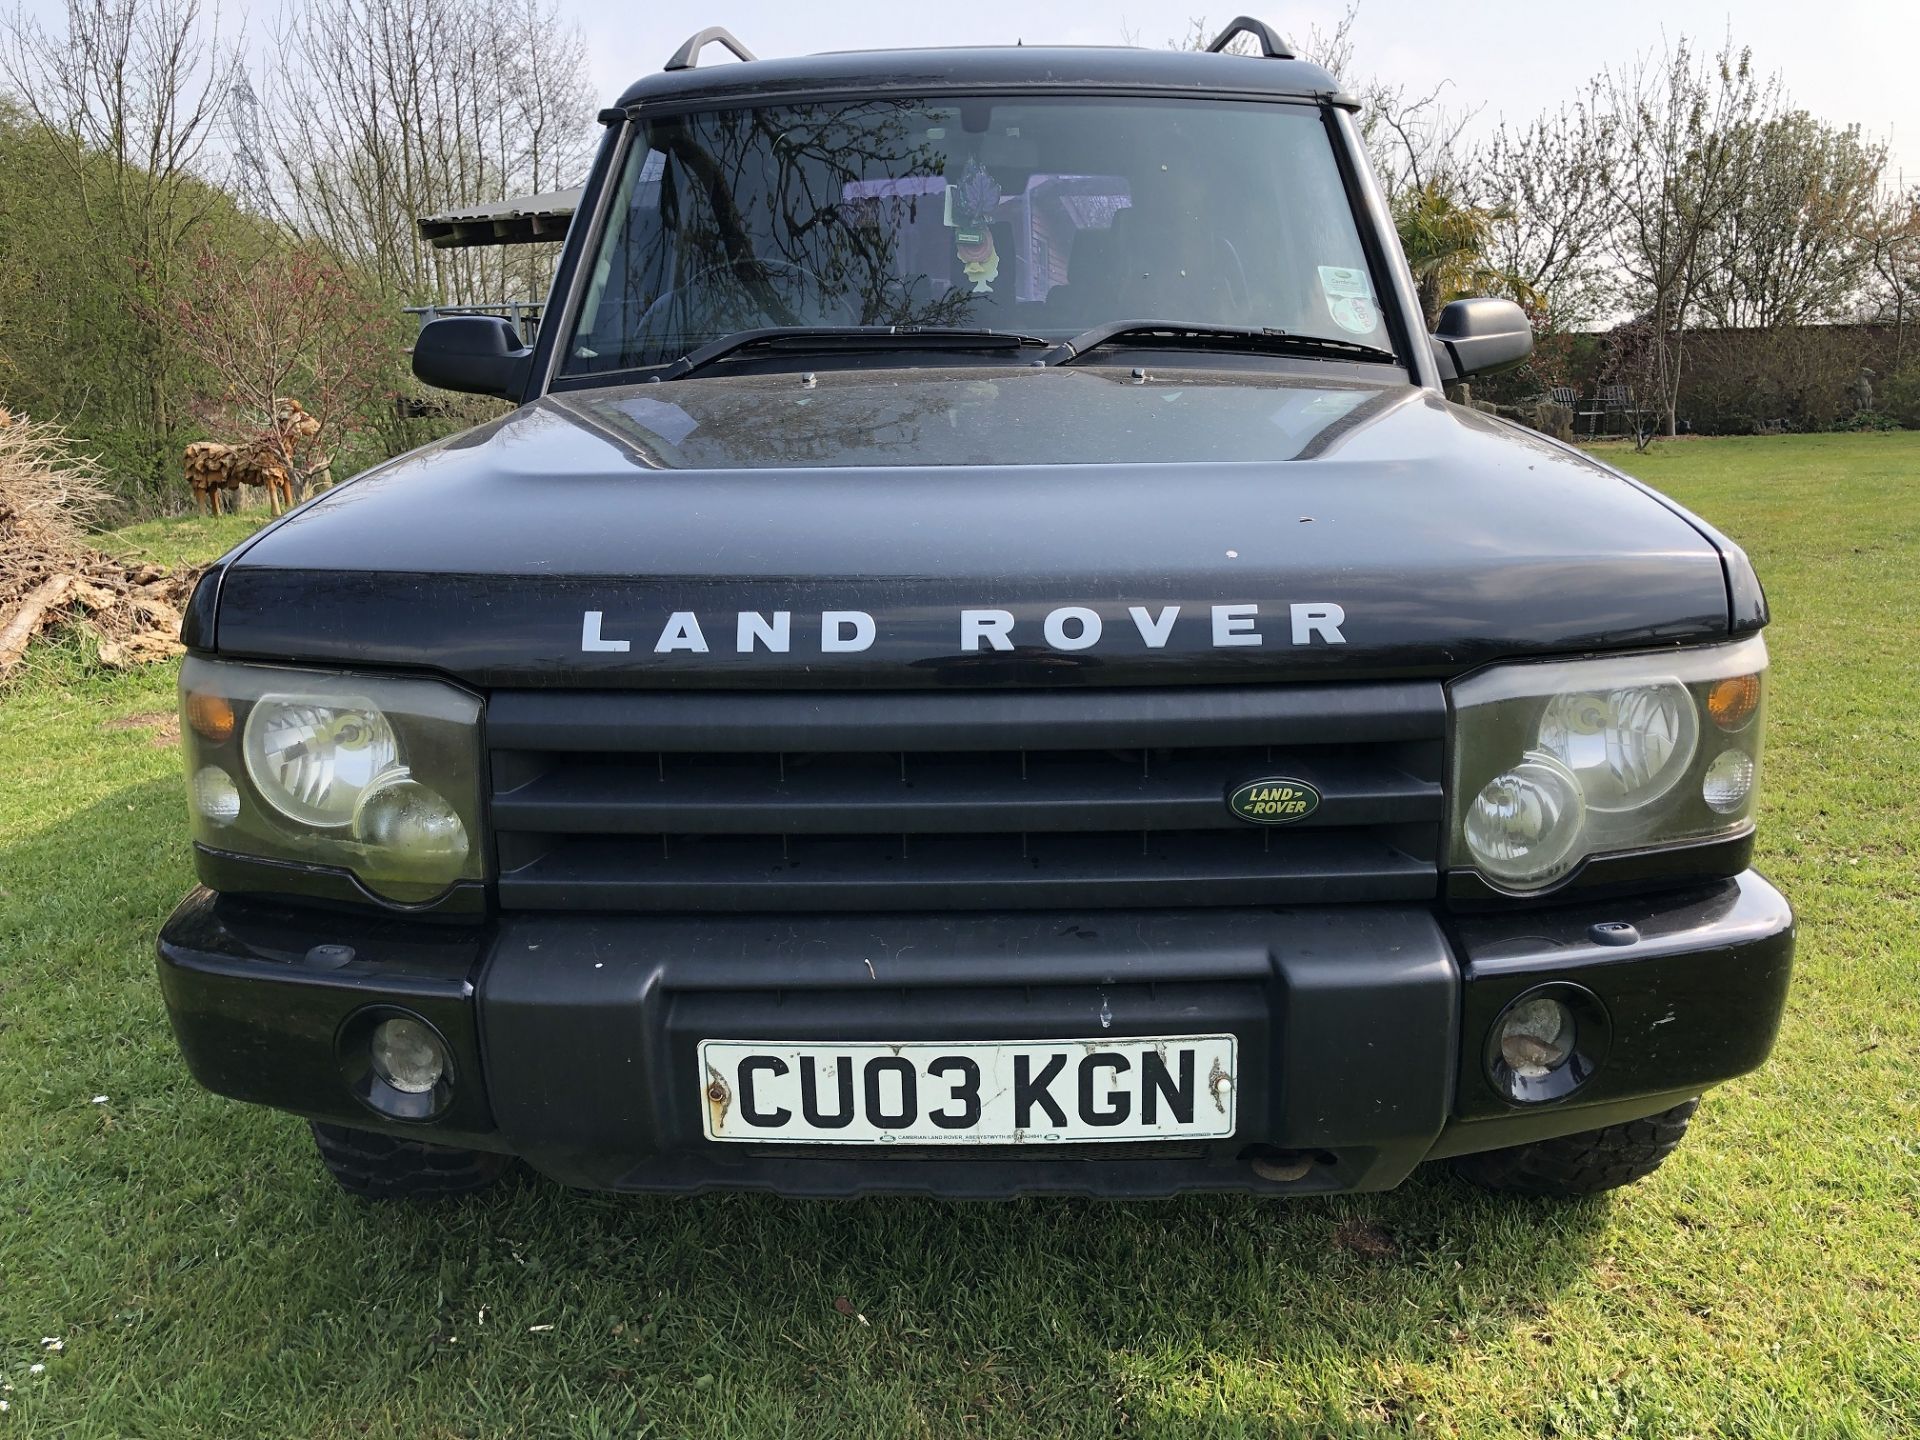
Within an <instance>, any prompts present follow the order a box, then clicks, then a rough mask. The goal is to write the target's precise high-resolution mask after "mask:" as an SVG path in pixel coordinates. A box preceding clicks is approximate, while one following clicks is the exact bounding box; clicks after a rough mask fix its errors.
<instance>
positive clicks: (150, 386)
mask: <svg viewBox="0 0 1920 1440" xmlns="http://www.w3.org/2000/svg"><path fill="white" fill-rule="evenodd" d="M65 21H66V23H65V25H64V26H63V27H61V28H60V29H57V30H49V29H47V28H46V27H45V26H43V25H41V24H40V23H39V22H38V21H37V20H34V19H33V18H31V17H30V16H28V15H27V14H26V13H25V11H23V10H22V11H16V12H15V14H14V15H13V17H12V18H11V19H10V20H9V21H8V22H7V23H6V25H5V33H4V36H0V79H4V80H5V82H6V83H7V86H8V88H10V89H11V90H12V91H13V92H14V94H15V96H16V98H17V103H18V104H19V105H20V106H21V107H22V109H23V111H24V112H25V114H26V115H27V116H28V117H30V118H31V120H32V121H34V122H35V123H37V124H38V125H40V126H41V127H42V128H43V129H44V130H45V131H46V133H47V134H48V135H49V136H50V137H52V138H53V139H54V141H55V142H56V144H55V146H54V154H55V156H56V157H57V163H58V164H59V167H60V170H61V173H62V178H63V183H64V184H65V185H67V186H68V187H69V188H70V191H71V194H72V196H73V198H74V199H75V200H77V202H78V206H79V209H80V213H81V215H82V217H83V223H84V224H85V226H86V228H87V232H88V233H87V236H86V246H85V254H86V255H87V256H88V257H89V259H90V260H91V263H92V264H94V265H95V266H96V267H97V269H98V270H99V272H100V276H101V278H102V279H103V281H105V282H106V283H107V284H109V285H110V286H112V287H114V288H116V289H117V290H118V291H119V293H120V295H121V297H122V302H123V305H124V308H125V310H126V311H127V313H129V314H130V315H134V314H136V312H137V311H138V310H139V307H140V306H141V304H142V302H143V300H144V298H145V297H147V296H151V295H153V294H156V293H159V294H167V293H170V292H171V288H172V283H173V280H174V272H175V267H176V265H177V264H178V263H179V260H180V257H181V255H182V254H183V242H184V241H185V239H186V238H187V236H188V235H189V234H190V233H191V232H192V231H193V230H194V229H195V228H196V227H197V226H199V225H201V224H202V223H203V222H204V221H205V220H206V219H207V218H208V217H209V215H210V214H211V213H212V212H213V210H214V209H215V208H216V206H217V203H218V200H219V196H218V192H216V191H215V190H213V189H212V188H211V187H209V186H208V185H207V184H206V183H205V181H204V179H203V177H202V166H203V160H204V159H205V152H206V147H207V142H208V140H209V139H210V138H211V132H212V130H213V126H214V121H215V119H216V117H217V114H218V111H219V107H220V102H221V94H220V77H221V76H222V75H223V74H224V73H225V68H226V67H225V65H224V64H223V63H222V57H223V48H222V44H221V41H220V37H219V29H218V23H217V19H216V20H205V21H203V17H202V14H201V10H200V5H199V0H67V7H66V17H65ZM135 348H136V353H135V354H134V355H133V356H132V357H130V359H131V362H132V364H133V365H134V366H135V367H136V368H137V370H138V372H139V373H138V383H137V385H135V386H131V387H129V388H130V389H131V390H133V392H134V393H136V394H137V395H138V396H139V397H140V403H141V409H142V413H141V414H139V415H137V416H135V417H133V420H134V424H135V427H136V428H137V429H139V430H140V431H141V432H143V433H144V434H145V435H146V436H147V437H148V440H149V443H150V453H149V457H148V459H149V463H150V465H151V468H152V473H151V476H150V479H151V482H152V483H153V484H155V485H156V486H159V485H162V484H164V483H165V476H166V475H167V473H168V471H169V468H170V467H169V465H168V460H167V454H166V452H167V449H168V441H169V439H170V437H171V434H172V431H173V429H174V426H175V422H176V420H177V418H178V416H177V413H176V404H175V398H174V397H175V392H176V387H175V385H174V383H173V378H174V377H173V371H174V367H175V362H176V359H177V356H178V350H177V347H176V346H175V345H174V343H173V341H172V338H171V336H170V335H169V334H168V332H167V328H166V326H165V324H164V322H163V321H162V320H161V319H160V318H159V317H158V316H157V315H154V314H152V313H149V315H148V318H147V319H146V320H145V321H144V322H139V321H138V320H136V347H135Z"/></svg>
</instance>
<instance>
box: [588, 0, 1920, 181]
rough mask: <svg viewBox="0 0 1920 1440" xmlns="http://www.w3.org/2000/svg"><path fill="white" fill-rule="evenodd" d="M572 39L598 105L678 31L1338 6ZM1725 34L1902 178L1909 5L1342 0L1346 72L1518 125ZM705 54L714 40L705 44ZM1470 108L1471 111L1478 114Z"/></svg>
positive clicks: (941, 29) (907, 14) (1047, 9)
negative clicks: (1627, 66) (1649, 61)
mask: <svg viewBox="0 0 1920 1440" xmlns="http://www.w3.org/2000/svg"><path fill="white" fill-rule="evenodd" d="M561 4H562V9H563V11H564V12H565V13H567V14H568V15H570V16H571V17H572V18H574V19H575V20H576V21H577V22H578V23H579V25H580V26H581V28H582V30H583V31H584V32H585V34H586V38H587V54H588V57H589V64H590V65H591V68H592V72H593V80H594V85H595V87H596V88H597V90H598V91H599V98H600V99H601V100H602V101H607V100H611V99H613V97H614V96H616V95H617V94H619V92H620V91H622V90H624V89H625V88H626V87H627V86H628V85H629V84H631V83H632V82H633V81H634V80H636V79H638V78H639V77H640V76H641V75H643V74H646V73H648V72H650V71H654V70H658V69H659V68H660V66H661V65H662V64H664V63H665V61H666V59H667V56H669V55H670V54H672V53H673V51H674V50H675V49H676V48H677V47H678V46H679V44H680V42H681V41H682V40H684V39H686V37H687V36H688V35H689V34H691V33H692V32H693V31H695V30H698V29H701V28H703V27H705V26H708V25H724V26H726V27H727V28H728V29H729V30H731V31H733V33H734V34H735V35H737V36H738V37H739V38H740V40H741V41H742V42H743V43H744V44H745V45H746V46H747V47H748V48H749V49H750V50H753V51H754V52H755V53H756V54H759V55H763V56H772V55H798V54H811V53H814V52H817V51H821V50H860V49H876V48H883V47H890V46H915V45H964V44H1007V43H1010V42H1011V41H1013V40H1016V39H1018V40H1023V41H1025V42H1026V43H1027V44H1030V45H1035V44H1076V45H1117V44H1125V43H1127V41H1128V39H1129V38H1130V37H1131V39H1132V40H1133V42H1134V43H1136V44H1141V45H1151V46H1159V45H1163V44H1165V43H1166V42H1167V41H1168V40H1171V39H1174V38H1175V37H1177V36H1181V35H1184V34H1185V33H1187V31H1188V30H1189V28H1190V17H1192V16H1194V15H1196V14H1201V13H1204V14H1205V15H1206V17H1207V18H1208V19H1209V20H1212V21H1214V22H1216V23H1224V22H1225V21H1226V20H1229V19H1231V18H1232V17H1233V16H1234V15H1237V14H1240V13H1243V12H1245V13H1251V14H1255V15H1258V16H1260V17H1261V18H1263V19H1266V20H1269V21H1271V22H1272V23H1273V24H1274V25H1275V27H1276V28H1277V29H1278V30H1279V31H1280V33H1281V34H1283V35H1286V36H1288V37H1289V38H1296V39H1297V38H1304V37H1305V35H1306V33H1307V31H1308V29H1309V27H1311V26H1312V25H1314V24H1316V23H1317V24H1318V25H1320V27H1321V28H1322V29H1323V30H1330V29H1331V28H1332V27H1333V26H1334V24H1336V23H1337V22H1338V20H1339V18H1340V15H1341V12H1342V11H1343V9H1344V8H1345V7H1344V5H1343V4H1342V3H1340V0H1331V3H1328V0H1320V3H1302V0H1285V3H1284V4H1282V3H1280V0H1228V6H1232V5H1237V6H1238V8H1227V6H1222V7H1220V8H1219V9H1218V11H1217V13H1215V12H1214V11H1211V10H1209V11H1204V12H1203V11H1201V10H1200V9H1199V8H1198V7H1197V6H1196V5H1195V4H1194V3H1193V0H1173V3H1166V0H1120V3H1119V4H1100V3H1093V0H966V3H948V4H944V5H942V4H926V3H917V4H916V3H906V4H874V3H872V0H864V3H849V0H809V3H803V4H795V3H793V0H781V3H774V0H712V3H702V0H696V3H695V4H693V5H688V6H681V5H672V6H666V5H660V6H645V5H636V4H634V3H633V0H561ZM1729 28H1731V30H1732V33H1733V35H1734V38H1735V39H1736V40H1737V41H1738V42H1739V43H1741V44H1743V45H1746V46H1749V47H1751V48H1752V50H1753V54H1754V60H1755V63H1756V65H1757V67H1758V68H1759V69H1760V70H1761V71H1762V72H1771V71H1776V70H1777V71H1779V72H1781V74H1782V77H1783V78H1784V80H1785V81H1786V84H1787V88H1788V89H1789V90H1790V91H1791V93H1792V95H1793V97H1794V99H1795V101H1796V102H1797V103H1798V104H1799V105H1800V106H1801V107H1802V108H1804V109H1807V110H1810V111H1812V112H1813V113H1814V114H1816V115H1818V116H1820V117H1821V118H1822V119H1824V120H1828V121H1831V122H1835V123H1848V122H1854V121H1857V122H1859V124H1860V125H1861V126H1862V127H1863V128H1864V129H1865V130H1866V132H1867V133H1868V135H1869V136H1871V137H1873V138H1876V139H1883V140H1887V141H1889V142H1890V144H1891V146H1892V150H1893V166H1892V167H1891V168H1893V169H1895V170H1898V171H1902V172H1904V173H1905V174H1907V175H1908V176H1909V177H1912V178H1914V179H1920V75H1916V72H1915V69H1914V62H1915V56H1916V53H1920V4H1916V3H1914V0H1824V3H1822V4H1818V5H1808V4H1806V3H1804V0H1794V3H1789V0H1739V3H1738V4H1729V3H1728V0H1717V3H1715V0H1667V3H1664V4H1661V3H1654V0H1597V3H1595V0H1580V3H1572V4H1554V3H1544V4H1543V3H1541V0H1524V3H1523V0H1472V3H1467V0H1460V3H1457V4H1455V5H1445V4H1436V3H1434V0H1359V8H1358V17H1357V20H1356V23H1355V28H1354V36H1355V42H1356V46H1355V51H1356V53H1355V60H1354V65H1355V69H1356V71H1358V72H1360V73H1358V74H1355V75H1351V76H1344V77H1342V78H1343V79H1346V80H1348V81H1349V82H1350V83H1358V82H1360V81H1363V80H1365V79H1367V78H1370V77H1374V76H1377V77H1379V78H1381V79H1383V80H1386V81H1388V82H1389V83H1396V84H1397V83H1404V84H1406V86H1407V87H1408V89H1409V90H1410V91H1416V92H1423V91H1425V90H1427V89H1430V88H1431V87H1433V86H1435V85H1438V84H1440V83H1442V82H1446V83H1447V85H1448V95H1449V97H1450V101H1451V102H1455V103H1457V106H1458V108H1459V109H1460V110H1461V111H1468V110H1474V109H1479V115H1478V117H1477V122H1476V123H1477V124H1479V125H1482V126H1486V125H1491V124H1493V123H1495V122H1496V121H1498V120H1499V119H1500V118H1501V117H1502V115H1504V116H1505V118H1507V119H1508V120H1512V121H1520V122H1524V121H1526V120H1528V119H1531V118H1532V117H1533V116H1534V115H1535V114H1537V113H1538V112H1540V111H1541V110H1543V109H1551V108H1554V107H1556V106H1558V105H1559V104H1560V103H1561V101H1563V100H1566V99H1568V98H1570V97H1571V96H1572V95H1573V94H1574V92H1575V91H1576V90H1577V89H1578V88H1579V86H1580V84H1581V83H1582V81H1584V80H1585V79H1586V78H1587V77H1588V76H1590V75H1593V74H1594V73H1596V72H1597V71H1599V70H1600V69H1602V68H1605V67H1607V66H1618V65H1620V64H1622V63H1625V62H1628V61H1631V60H1632V59H1633V58H1634V56H1635V55H1636V54H1641V53H1645V52H1648V51H1651V50H1657V49H1658V48H1659V47H1660V45H1661V43H1662V38H1663V36H1666V37H1678V36H1680V35H1687V36H1692V37H1697V38H1702V39H1705V40H1707V41H1709V42H1717V41H1719V40H1720V39H1721V38H1722V37H1723V36H1724V35H1725V34H1726V33H1727V31H1728V30H1729ZM709 53H710V55H711V56H712V57H713V63H719V61H720V59H721V58H722V57H723V55H724V52H723V51H720V50H717V49H716V50H713V51H711V52H709ZM1480 107H1484V108H1480Z"/></svg>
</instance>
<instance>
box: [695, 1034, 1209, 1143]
mask: <svg viewBox="0 0 1920 1440" xmlns="http://www.w3.org/2000/svg"><path fill="white" fill-rule="evenodd" d="M1233 1065H1234V1039H1233V1036H1231V1035H1156V1036H1151V1037H1148V1038H1145V1039H1129V1040H1119V1039H1109V1038H1106V1037H1102V1038H1100V1039H1098V1040H1008V1041H998V1042H987V1043H984V1044H982V1043H973V1044H965V1045H954V1044H948V1043H945V1042H940V1041H914V1042H910V1043H907V1044H903V1045H864V1044H863V1045H832V1044H818V1043H813V1042H807V1043H793V1042H787V1041H767V1040H703V1041H701V1042H700V1095H701V1103H702V1106H703V1120H704V1123H705V1126H706V1134H707V1138H708V1139H709V1140H749V1141H758V1142H761V1143H765V1142H767V1141H778V1142H780V1143H782V1144H796V1143H797V1144H816V1145H1040V1144H1047V1145H1057V1144H1073V1143H1088V1142H1098V1141H1113V1140H1168V1139H1180V1140H1203V1139H1209V1138H1218V1137H1221V1136H1226V1135H1231V1134H1233V1126H1234V1108H1233V1092H1234V1079H1235V1076H1234V1068H1233Z"/></svg>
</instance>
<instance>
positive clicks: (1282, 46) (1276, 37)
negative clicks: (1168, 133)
mask: <svg viewBox="0 0 1920 1440" xmlns="http://www.w3.org/2000/svg"><path fill="white" fill-rule="evenodd" d="M708 33H709V34H711V33H712V32H711V31H709V32H708ZM1242 35H1251V36H1253V38H1254V39H1256V40H1258V41H1259V42H1260V53H1261V54H1262V55H1264V56H1265V57H1266V58H1267V59H1269V60H1292V59H1294V58H1295V56H1294V53H1293V47H1292V46H1291V45H1289V44H1287V42H1286V41H1284V40H1282V39H1281V38H1280V32H1279V31H1277V30H1275V29H1274V28H1273V27H1272V26H1271V25H1269V24H1267V22H1266V21H1264V20H1256V19H1254V18H1253V17H1252V16H1251V15H1241V16H1238V17H1237V18H1235V19H1233V20H1230V21H1229V22H1227V28H1226V29H1224V30H1222V31H1221V32H1220V33H1219V34H1218V35H1216V36H1214V37H1213V39H1212V40H1210V41H1208V42H1207V50H1208V53H1210V54H1214V55H1218V54H1220V53H1222V52H1223V51H1224V50H1225V49H1226V48H1227V46H1229V45H1231V44H1232V43H1233V42H1234V41H1235V40H1237V39H1239V37H1240V36H1242ZM667 68H668V69H672V68H673V67H672V66H668V67H667Z"/></svg>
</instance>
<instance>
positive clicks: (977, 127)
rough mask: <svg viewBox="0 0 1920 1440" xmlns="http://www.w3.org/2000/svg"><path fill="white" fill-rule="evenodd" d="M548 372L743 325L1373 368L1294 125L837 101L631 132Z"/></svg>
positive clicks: (1355, 300) (1362, 294)
mask: <svg viewBox="0 0 1920 1440" xmlns="http://www.w3.org/2000/svg"><path fill="white" fill-rule="evenodd" d="M587 277H588V278H587V286H588V288H587V293H586V296H585V299H584V302H583V305H582V308H581V311H580V314H579V318H578V321H577V324H576V327H575V331H574V334H573V335H572V337H571V339H570V341H569V343H568V347H567V354H566V357H565V359H564V361H563V364H562V372H561V373H562V374H566V375H590V374H604V373H608V372H612V371H619V370H628V369H635V368H643V367H647V366H654V365H662V364H666V363H668V362H670V361H672V360H675V359H677V358H678V357H680V356H682V355H684V354H686V353H687V352H689V351H691V350H694V349H696V348H698V347H699V346H701V345H704V344H706V343H708V342H709V341H713V340H716V339H719V338H721V337H722V336H726V335H731V334H734V333H736V332H738V331H741V330H749V329H756V328H760V327H765V326H792V325H801V326H844V325H910V326H929V327H931V326H941V327H962V328H972V329H981V328H984V329H993V330H1004V331H1010V332H1015V333H1019V334H1023V335H1034V336H1040V337H1042V338H1046V339H1064V338H1066V337H1067V336H1070V335H1076V334H1079V333H1080V332H1082V331H1084V330H1088V329H1091V328H1092V327H1094V326H1097V325H1102V324H1107V323H1109V322H1114V321H1123V320H1163V321H1183V322H1188V323H1194V324H1206V325H1235V326H1254V327H1261V328H1272V329H1278V330H1284V331H1286V332H1288V333H1290V334H1295V335H1314V336H1325V337H1328V338H1332V339H1339V340H1352V341H1359V342H1361V343H1365V344H1371V345H1375V346H1379V347H1382V348H1388V343H1389V342H1388V340H1387V338H1386V333H1385V330H1384V327H1383V321H1382V318H1381V311H1380V305H1379V300H1378V295H1377V291H1376V287H1375V284H1374V280H1373V277H1372V275H1371V273H1370V272H1369V269H1368V266H1367V261H1366V257H1365V253H1364V251H1363V250H1362V247H1361V243H1360V234H1359V230H1358V227H1357V226H1356V225H1355V223H1354V217H1353V213H1352V208H1351V205H1350V202H1349V200H1348V197H1347V192H1346V187H1345V186H1344V184H1343V183H1342V180H1341V176H1340V172H1339V168H1338V165H1337V163H1336V161H1335V158H1334V152H1333V145H1332V141H1331V138H1330V136H1329V134H1328V131H1327V128H1326V125H1325V123H1324V122H1323V120H1322V118H1321V116H1320V113H1319V112H1318V110H1317V109H1316V108H1315V107H1313V106H1310V105H1304V104H1285V103H1264V104H1261V103H1245V104H1242V103H1233V102H1222V101H1200V100H1195V101H1184V100H1140V101H1124V100H1091V99H1052V98H1025V99H988V98H981V99H950V98H942V99H939V100H924V101H916V100H885V101H881V100H852V101H835V102H824V103H819V104H807V105H781V106H763V107H755V108H749V109H735V110H712V111H705V112H700V113H695V114H686V115H673V116H664V117H659V118H655V119H649V120H646V121H644V122H643V123H641V124H640V125H639V127H638V133H637V135H636V137H635V140H634V143H633V144H632V145H631V146H630V147H629V149H628V156H627V160H626V164H625V166H624V169H623V171H622V173H621V175H620V177H619V181H618V186H617V189H616V192H615V195H614V200H613V209H612V213H611V215H610V216H609V219H608V223H607V226H606V229H605V232H604V236H603V239H602V241H601V244H600V248H599V253H598V254H597V255H595V256H594V257H593V259H592V262H591V265H590V267H589V269H588V272H587Z"/></svg>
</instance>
